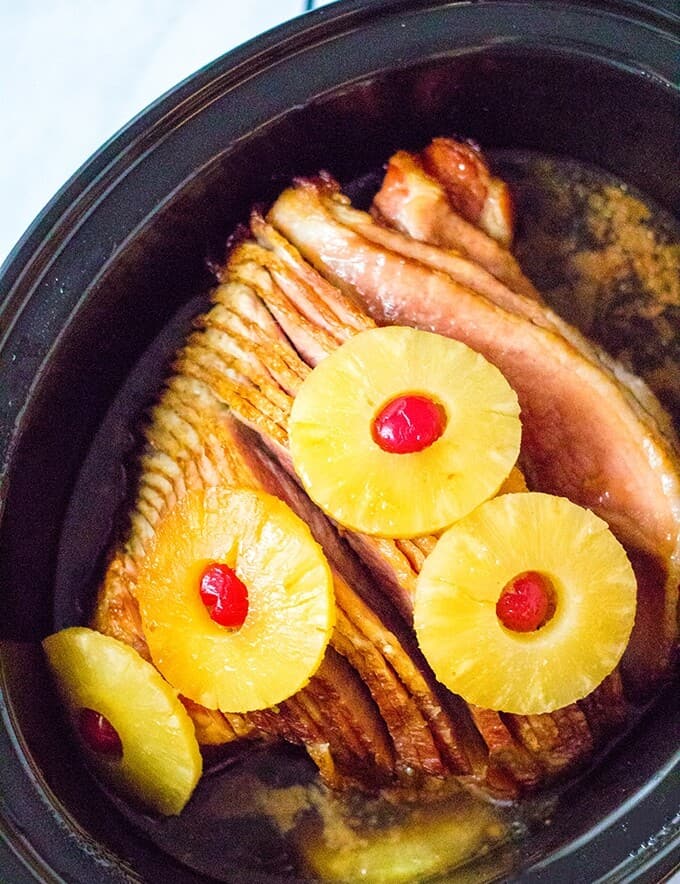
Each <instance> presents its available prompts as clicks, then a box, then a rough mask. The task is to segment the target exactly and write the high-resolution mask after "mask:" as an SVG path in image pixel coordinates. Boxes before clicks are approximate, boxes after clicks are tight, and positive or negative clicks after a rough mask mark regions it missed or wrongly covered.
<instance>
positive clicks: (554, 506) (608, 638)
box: [414, 492, 636, 715]
mask: <svg viewBox="0 0 680 884" xmlns="http://www.w3.org/2000/svg"><path fill="white" fill-rule="evenodd" d="M635 602H636V581H635V576H634V574H633V570H632V568H631V565H630V563H629V561H628V558H627V556H626V553H625V551H624V549H623V548H622V546H621V545H620V544H619V542H618V541H617V540H616V538H615V537H614V535H613V534H612V533H611V532H610V531H609V528H608V527H607V525H606V523H605V522H603V521H602V520H601V519H600V518H598V517H597V516H595V515H594V514H593V513H592V512H590V511H589V510H586V509H583V508H582V507H579V506H577V505H576V504H573V503H571V502H570V501H568V500H566V499H565V498H563V497H554V496H552V495H549V494H539V493H533V492H530V493H524V494H522V493H520V494H505V495H502V496H500V497H496V498H494V499H493V500H489V501H486V502H485V503H483V504H482V505H481V506H479V507H478V508H477V509H476V510H474V511H473V512H472V513H470V514H469V515H468V516H467V517H466V518H465V519H463V520H461V521H460V522H458V523H457V524H455V525H453V526H452V527H451V528H450V529H449V530H448V531H446V532H445V533H444V534H443V535H442V536H441V538H440V539H439V540H438V542H437V545H436V546H435V548H434V550H433V551H432V553H431V554H430V556H429V557H428V558H427V559H426V561H425V563H424V566H423V569H422V572H421V574H420V576H419V578H418V582H417V587H416V596H415V610H414V620H415V629H416V633H417V636H418V641H419V644H420V647H421V649H422V651H423V653H424V655H425V657H426V658H427V660H428V662H429V663H430V665H431V666H432V668H433V670H434V672H435V674H436V675H437V678H438V679H439V680H440V681H441V682H443V684H445V685H446V686H447V687H448V688H449V689H450V690H452V691H454V692H455V693H457V694H460V695H461V696H462V697H463V698H464V699H465V700H467V701H468V702H470V703H474V704H475V705H478V706H483V707H486V708H489V709H496V710H501V711H504V712H514V713H517V714H523V715H529V714H534V713H541V712H551V711H552V710H554V709H558V708H560V707H562V706H566V705H568V704H569V703H572V702H574V701H575V700H578V699H580V698H582V697H585V696H586V695H587V694H589V693H590V692H591V691H592V690H593V689H594V688H595V687H596V686H597V685H598V684H599V683H600V682H601V681H602V680H603V679H604V678H605V677H606V676H607V675H608V674H609V673H610V672H611V671H612V670H613V669H614V668H615V666H616V665H617V663H618V661H619V659H620V658H621V655H622V653H623V651H624V650H625V648H626V645H627V643H628V638H629V636H630V632H631V629H632V627H633V621H634V619H635Z"/></svg>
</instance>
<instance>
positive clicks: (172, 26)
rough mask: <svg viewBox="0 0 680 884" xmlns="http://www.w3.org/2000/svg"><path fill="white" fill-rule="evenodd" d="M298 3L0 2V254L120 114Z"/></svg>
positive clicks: (0, 256) (123, 119)
mask: <svg viewBox="0 0 680 884" xmlns="http://www.w3.org/2000/svg"><path fill="white" fill-rule="evenodd" d="M317 5H320V4H319V3H318V0H317ZM305 7H306V3H305V0H246V2H240V0H0V113H1V114H2V125H1V126H0V262H2V261H3V260H4V258H5V257H6V255H7V254H8V252H9V251H10V249H11V248H12V247H13V246H14V244H15V242H16V241H17V240H18V239H19V237H20V236H21V235H22V233H23V232H24V230H25V229H26V228H27V227H28V225H29V224H30V222H31V221H32V220H33V218H34V217H35V216H36V215H37V214H38V212H39V211H40V210H41V209H42V208H43V206H44V205H45V203H47V202H48V200H49V199H50V198H51V197H52V196H53V195H54V193H55V192H56V191H57V190H58V189H59V188H60V187H61V186H62V184H64V183H65V182H66V181H67V179H68V178H69V177H70V176H71V175H72V174H73V173H74V172H75V171H76V170H77V169H78V167H79V166H80V165H81V164H82V163H83V162H85V160H87V158H88V157H89V156H90V155H91V154H92V153H93V152H94V151H95V150H96V149H97V148H98V147H100V146H101V145H102V144H103V143H104V142H105V141H106V140H107V139H108V138H109V137H110V136H111V135H113V134H114V133H115V132H116V131H117V130H118V129H120V127H121V126H123V125H124V124H125V123H127V122H128V120H130V119H131V118H132V117H133V116H135V115H136V114H137V113H138V112H139V111H141V110H143V109H144V108H145V107H146V106H147V105H148V104H149V103H150V102H152V101H153V100H154V99H156V98H157V97H158V96H160V95H161V94H162V93H163V92H165V91H167V90H168V89H170V88H171V87H172V86H174V85H175V84H176V83H178V82H179V81H180V80H182V79H184V77H186V76H188V75H189V74H191V73H193V72H194V71H195V70H198V69H199V68H201V67H203V66H204V65H205V64H208V63H209V62H210V61H212V60H213V59H214V58H217V57H218V56H220V55H222V54H223V53H224V52H227V51H228V50H229V49H232V48H233V47H234V46H237V45H239V44H240V43H243V42H244V41H245V40H248V39H250V38H251V37H254V36H255V35H257V34H259V33H261V32H262V31H265V30H268V29H269V28H271V27H273V26H274V25H276V24H279V23H280V22H282V21H285V20H287V19H289V18H292V17H293V16H295V15H298V14H299V13H301V12H302V11H303V10H304V9H305Z"/></svg>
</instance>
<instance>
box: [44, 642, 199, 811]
mask: <svg viewBox="0 0 680 884" xmlns="http://www.w3.org/2000/svg"><path fill="white" fill-rule="evenodd" d="M43 648H44V650H45V653H46V655H47V659H48V662H49V665H50V668H51V670H52V673H53V675H54V678H55V681H56V684H57V688H58V690H59V693H60V695H61V697H62V699H63V701H64V704H65V705H66V707H67V709H68V710H69V713H70V717H71V719H72V722H73V724H74V727H75V730H76V732H77V733H78V734H79V736H80V738H81V742H82V743H83V745H84V746H85V748H86V749H87V750H88V757H89V758H90V760H91V762H92V763H93V764H94V766H95V767H96V769H97V770H98V772H99V773H100V774H101V776H102V778H103V779H105V780H106V781H107V782H109V783H110V784H111V785H112V786H113V787H114V788H115V789H116V790H117V791H119V792H121V793H123V794H126V795H128V796H130V797H132V798H133V799H135V800H137V801H139V802H140V803H142V804H144V805H145V806H147V807H149V808H151V809H153V810H156V811H158V812H159V813H163V814H178V813H179V812H180V811H181V810H182V808H183V807H184V805H185V804H186V803H187V801H188V800H189V797H190V796H191V793H192V792H193V790H194V786H195V785H196V783H197V782H198V779H199V777H200V775H201V770H202V760H201V753H200V751H199V748H198V742H197V741H196V736H195V733H194V726H193V723H192V721H191V718H190V717H189V715H188V713H187V711H186V710H185V708H184V706H183V705H182V703H181V702H180V701H179V699H178V697H177V692H176V691H175V690H174V689H173V688H172V687H170V685H169V684H168V683H167V682H166V681H164V680H163V679H162V678H161V676H160V675H159V673H158V672H157V671H156V670H155V669H154V667H153V666H152V665H151V664H150V663H147V661H146V660H144V659H143V658H142V657H140V656H139V654H138V653H137V652H136V651H135V650H134V649H133V648H131V647H129V646H128V645H126V644H123V643H122V642H119V641H117V640H116V639H114V638H111V637H110V636H108V635H102V634H101V633H100V632H95V631H94V630H92V629H86V628H84V627H80V626H74V627H70V628H69V629H63V630H61V631H60V632H57V633H55V634H54V635H50V636H48V637H47V638H46V639H45V640H44V641H43Z"/></svg>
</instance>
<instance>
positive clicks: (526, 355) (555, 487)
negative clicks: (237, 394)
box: [269, 182, 680, 688]
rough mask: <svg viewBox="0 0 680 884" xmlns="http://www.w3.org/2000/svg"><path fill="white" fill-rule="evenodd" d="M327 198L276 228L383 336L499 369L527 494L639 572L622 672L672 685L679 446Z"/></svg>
mask: <svg viewBox="0 0 680 884" xmlns="http://www.w3.org/2000/svg"><path fill="white" fill-rule="evenodd" d="M327 197H328V192H327V188H326V187H325V186H319V185H315V184H314V183H309V182H308V183H306V184H304V185H302V186H297V187H295V188H292V189H289V190H287V191H285V192H284V193H283V194H282V195H281V196H280V197H279V199H278V200H277V201H276V203H275V204H274V206H273V207H272V209H271V211H270V213H269V220H270V221H271V223H272V224H273V225H274V226H275V227H276V228H277V229H278V230H279V231H280V232H281V233H282V234H283V235H284V236H286V238H287V239H289V240H290V241H291V242H292V243H293V244H294V245H295V246H297V248H298V249H299V251H300V252H301V253H302V255H303V256H304V257H305V258H306V259H307V260H308V261H309V262H310V263H311V264H313V265H314V266H315V267H316V268H317V270H319V271H320V272H321V274H322V275H323V276H324V277H325V278H326V279H327V280H329V281H331V282H333V283H334V284H335V285H337V286H338V287H339V288H341V289H342V290H343V291H344V292H345V293H346V294H347V295H349V296H350V297H351V299H352V300H354V301H355V303H358V304H362V305H363V306H364V307H365V308H366V310H367V312H368V313H369V314H370V315H371V316H372V318H373V319H374V320H375V321H376V322H377V323H378V324H400V325H412V326H415V327H419V328H422V329H426V330H430V331H434V332H438V333H439V334H444V335H448V336H449V337H453V338H456V339H458V340H461V341H463V342H465V343H467V344H468V345H469V346H471V347H472V348H473V349H475V350H477V351H479V352H481V353H482V354H483V355H485V356H486V357H487V358H488V359H489V361H490V362H492V363H494V364H495V365H497V366H498V368H499V369H500V370H501V371H502V372H503V373H504V375H505V376H506V378H507V379H508V381H509V382H510V384H511V385H512V386H513V387H514V389H515V390H516V392H517V394H518V397H519V400H520V405H521V408H522V424H523V445H522V460H523V463H524V464H525V465H526V466H527V469H528V479H529V484H530V486H531V487H533V488H534V489H536V490H543V491H547V492H550V493H554V494H561V495H564V496H565V497H568V498H570V499H571V500H573V501H575V502H576V503H579V504H581V505H583V506H586V507H589V508H591V509H593V510H594V511H595V512H597V513H598V514H599V515H600V516H602V518H604V519H605V520H606V521H607V522H608V523H609V525H610V526H611V528H612V530H613V531H614V532H615V533H616V534H617V535H618V537H619V539H620V540H621V541H622V542H623V543H624V544H625V545H626V546H627V548H628V549H629V550H631V551H632V552H633V558H634V564H635V551H641V552H642V554H643V557H644V560H645V563H646V568H647V569H649V566H650V563H651V564H652V565H653V566H654V567H655V568H656V573H655V574H654V575H653V577H654V578H655V579H645V578H644V576H643V575H642V574H641V572H640V569H639V568H638V576H639V600H638V616H637V619H636V625H635V628H634V631H633V635H632V638H631V642H630V645H629V649H628V650H627V652H626V655H625V657H624V670H625V673H626V676H627V678H628V679H629V683H630V684H631V685H632V686H634V687H635V688H650V687H651V686H652V685H653V684H655V683H656V682H658V680H659V679H660V678H661V677H663V676H664V675H666V674H667V673H668V670H669V666H670V662H671V658H672V656H673V652H674V649H675V645H676V640H677V600H678V584H679V582H680V480H679V479H678V460H677V455H676V452H675V450H674V447H673V445H672V444H671V443H670V442H669V441H668V439H667V438H666V436H665V435H664V432H662V430H661V428H660V426H659V424H658V422H657V421H656V420H655V419H654V418H653V417H652V416H651V415H650V414H649V412H648V410H647V409H645V408H642V407H639V403H638V401H637V400H636V399H635V397H633V396H632V394H631V390H630V389H629V388H628V387H627V386H625V385H624V384H623V383H622V382H621V380H620V379H619V377H617V375H616V374H614V373H613V372H612V371H610V370H608V368H607V367H606V366H604V365H603V364H602V362H601V361H600V360H599V358H598V356H597V354H593V356H592V358H588V357H587V355H586V354H585V352H584V351H583V349H579V348H577V347H575V346H574V345H573V344H572V343H571V342H570V341H569V340H567V339H566V338H565V337H564V336H563V335H561V334H560V333H559V332H558V331H557V329H553V328H550V327H548V325H547V324H543V325H539V324H537V323H535V322H532V321H527V319H526V318H525V317H524V316H522V315H519V314H518V313H517V312H515V311H513V310H510V309H507V308H505V309H504V308H503V307H500V306H499V305H498V304H497V303H494V301H492V300H490V299H489V298H488V297H485V296H483V295H480V294H478V293H476V292H474V291H472V289H470V288H469V287H467V286H465V285H462V284H461V283H459V282H457V281H456V280H454V279H453V278H452V277H451V276H450V275H449V274H447V273H444V272H442V271H440V270H433V269H432V268H431V267H430V266H427V265H426V264H424V263H422V262H421V261H418V260H415V259H413V258H408V257H405V256H404V254H399V253H398V252H395V251H393V250H391V249H389V248H386V247H385V246H383V245H378V244H377V243H376V242H375V241H373V240H371V239H369V238H368V237H367V236H365V235H361V234H359V233H357V232H356V231H355V230H353V229H351V228H350V227H348V226H346V225H345V224H342V223H340V222H339V221H338V219H337V217H335V216H334V214H333V213H332V212H330V211H329V210H328V207H327V204H326V203H327Z"/></svg>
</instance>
